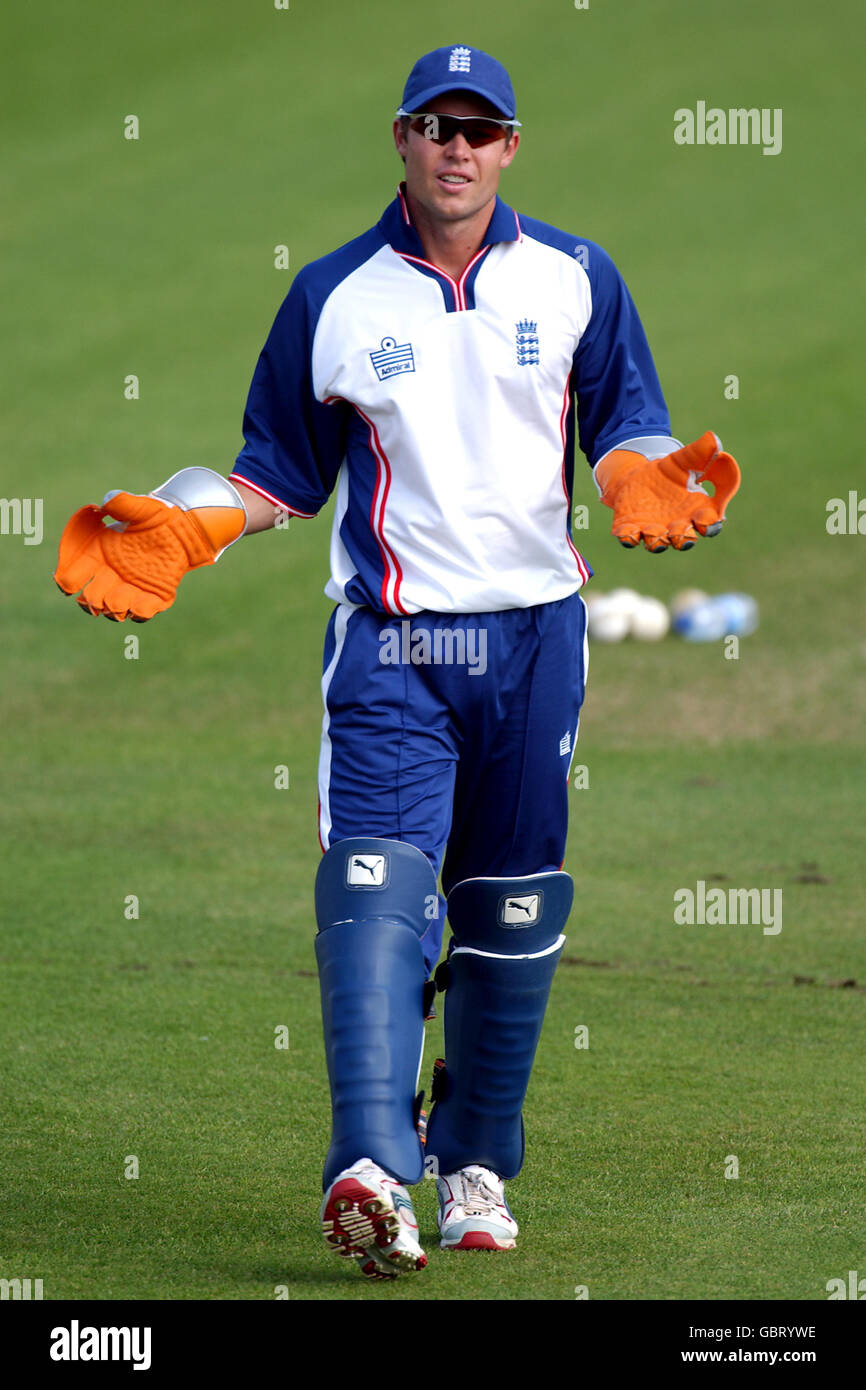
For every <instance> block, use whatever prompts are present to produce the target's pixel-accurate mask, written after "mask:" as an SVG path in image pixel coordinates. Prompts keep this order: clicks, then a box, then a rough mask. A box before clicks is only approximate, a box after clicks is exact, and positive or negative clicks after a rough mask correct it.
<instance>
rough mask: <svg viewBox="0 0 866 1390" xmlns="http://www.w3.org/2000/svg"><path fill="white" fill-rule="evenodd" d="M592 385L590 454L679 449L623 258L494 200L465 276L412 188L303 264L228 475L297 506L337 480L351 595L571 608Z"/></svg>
mask: <svg viewBox="0 0 866 1390" xmlns="http://www.w3.org/2000/svg"><path fill="white" fill-rule="evenodd" d="M575 398H576V400H577V431H578V436H579V443H580V447H581V449H582V450H583V452H584V454H585V455H586V457H587V459H588V460H589V462H590V463H591V464H595V463H596V462H598V460H599V459H600V458H602V457H603V455H604V454H606V453H607V452H609V450H610V449H612V448H615V447H616V446H618V445H621V444H624V443H626V442H627V441H629V440H634V439H637V438H640V439H642V440H643V441H644V442H646V440H647V437H662V439H663V440H665V441H669V436H670V423H669V419H668V412H667V408H666V406H665V402H664V398H663V396H662V392H661V388H660V386H659V382H658V378H657V375H656V371H655V367H654V365H653V361H652V357H651V355H650V351H649V348H648V346H647V342H646V338H645V336H644V332H643V328H642V326H641V323H640V320H639V318H638V315H637V312H636V310H635V307H634V304H633V303H632V300H631V297H630V296H629V293H628V290H627V289H626V287H625V284H624V283H623V280H622V278H621V276H620V275H619V272H618V271H617V269H616V267H615V266H614V264H613V262H612V261H611V259H610V257H609V256H608V255H607V254H606V252H605V251H603V250H602V249H601V247H599V246H596V245H595V244H594V243H592V242H586V241H582V240H581V239H580V238H577V237H574V236H570V235H568V234H567V233H565V232H562V231H559V230H557V229H556V228H554V227H550V226H547V225H546V224H545V223H543V222H537V221H535V220H534V219H532V218H528V217H523V216H521V215H518V214H517V213H515V212H514V211H513V210H512V209H511V208H509V207H508V206H506V204H505V203H503V202H502V200H501V199H499V198H497V200H496V206H495V210H494V212H493V215H492V217H491V220H490V224H489V226H488V228H487V233H486V235H485V238H484V243H483V245H482V246H481V247H480V249H479V250H478V252H477V253H476V255H475V256H474V257H473V259H472V261H471V262H470V264H469V265H468V266H467V267H466V269H465V270H464V272H463V274H462V275H461V276H460V278H459V280H455V279H453V278H452V277H451V276H450V275H447V274H446V273H445V272H444V271H442V270H440V269H438V268H437V267H436V266H434V265H432V264H431V263H430V262H429V261H427V260H426V259H425V257H424V251H423V247H422V245H421V242H420V239H419V237H418V234H417V232H416V230H415V228H414V226H413V225H412V222H411V219H410V217H409V214H408V210H407V205H406V200H405V196H404V191H403V188H402V186H401V189H400V190H399V191H398V195H397V197H396V198H395V200H394V201H393V202H392V203H391V204H390V206H389V207H388V208H387V209H386V210H385V212H384V214H383V216H382V218H381V219H380V221H379V222H378V223H377V225H376V226H375V227H373V228H371V229H370V230H369V231H367V232H365V233H364V234H363V235H362V236H360V237H358V238H356V240H354V241H351V242H349V243H348V244H347V245H346V246H343V247H341V248H340V249H339V250H337V251H334V252H332V253H331V254H330V255H328V256H325V257H323V258H322V259H321V260H317V261H314V262H312V263H311V264H310V265H308V266H306V267H305V268H304V269H303V270H301V271H300V272H299V274H298V275H297V276H296V278H295V281H294V283H293V285H292V288H291V290H290V292H289V294H288V295H287V297H286V299H285V300H284V302H283V304H282V306H281V308H280V310H279V312H278V314H277V317H276V320H275V322H274V324H273V327H272V329H271V332H270V334H269V336H268V339H267V342H266V343H265V346H264V348H263V350H262V353H261V355H260V357H259V360H258V363H257V366H256V369H255V374H254V376H253V381H252V385H251V388H250V393H249V398H248V401H247V407H246V412H245V415H244V438H245V440H246V443H245V446H244V448H243V449H242V450H241V453H240V454H239V456H238V459H237V463H236V466H235V469H234V471H233V473H232V474H231V477H232V478H233V479H234V480H235V481H237V482H242V483H245V484H246V485H247V486H248V487H250V488H252V489H253V490H254V491H255V492H258V493H260V494H261V495H262V496H264V497H266V498H268V499H269V500H270V501H272V502H273V503H275V504H276V505H277V506H279V507H281V508H283V509H284V510H285V511H287V512H289V513H290V514H291V515H294V516H301V517H310V516H314V515H315V514H316V513H317V512H318V511H319V510H320V508H321V507H322V506H323V505H324V504H325V502H326V501H327V500H328V498H329V496H330V495H331V493H332V492H333V491H334V489H336V508H335V515H334V524H333V531H332V536H331V578H330V580H329V582H328V585H327V587H326V590H325V592H326V594H328V596H329V597H331V598H333V599H335V600H336V601H337V602H340V603H348V604H351V605H362V606H366V607H369V608H372V609H374V610H376V611H377V612H379V613H383V614H392V615H404V614H405V615H411V614H416V613H419V612H422V611H426V610H430V611H433V612H436V613H490V612H497V611H502V610H507V609H514V608H528V607H533V606H536V605H539V604H545V603H553V602H557V601H559V600H561V599H564V598H566V597H568V596H569V595H571V594H573V593H575V591H576V590H578V589H579V588H580V587H581V586H582V585H583V584H584V582H585V581H586V580H587V579H588V577H589V575H590V573H591V571H590V569H589V566H588V565H587V563H586V561H585V560H584V559H583V557H582V556H581V555H580V553H579V552H578V550H577V549H576V547H575V545H574V543H573V541H572V537H571V497H572V484H573V473H574V443H575V440H574V435H575V411H574V409H573V406H574V401H575ZM669 447H676V442H675V441H671V442H668V443H666V444H665V445H664V446H663V447H660V448H659V449H658V450H657V451H656V452H659V453H664V452H668V448H669Z"/></svg>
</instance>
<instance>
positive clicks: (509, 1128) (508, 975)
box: [427, 873, 574, 1178]
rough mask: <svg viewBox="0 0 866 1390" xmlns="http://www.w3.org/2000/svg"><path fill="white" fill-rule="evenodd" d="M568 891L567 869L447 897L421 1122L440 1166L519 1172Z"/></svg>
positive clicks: (476, 884) (472, 885) (471, 882)
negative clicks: (439, 1033) (440, 1045)
mask: <svg viewBox="0 0 866 1390" xmlns="http://www.w3.org/2000/svg"><path fill="white" fill-rule="evenodd" d="M573 892H574V885H573V883H572V880H571V878H570V876H569V875H568V874H563V873H551V874H530V875H528V876H527V877H524V878H514V879H496V878H484V879H466V880H465V881H464V882H463V883H458V884H457V886H456V887H455V888H453V889H452V891H451V893H450V895H449V898H448V915H449V919H450V921H451V927H452V930H453V932H454V940H453V942H452V948H451V952H450V954H449V957H448V961H447V963H446V966H445V971H444V975H445V978H446V980H447V989H446V995H445V1068H444V1071H442V1072H440V1073H439V1076H438V1077H437V1082H436V1094H435V1104H434V1106H433V1110H432V1112H431V1115H430V1120H429V1123H428V1127H427V1153H428V1156H430V1157H435V1159H436V1165H437V1169H438V1171H439V1172H440V1173H451V1172H454V1171H456V1170H457V1169H458V1168H465V1167H467V1165H468V1164H470V1163H479V1164H481V1165H482V1166H483V1167H485V1168H490V1169H492V1170H493V1172H495V1173H498V1174H499V1176H500V1177H502V1178H514V1177H516V1176H517V1174H518V1173H519V1172H520V1169H521V1166H522V1164H523V1154H524V1135H523V1119H522V1113H521V1112H522V1109H523V1101H524V1098H525V1096H526V1090H527V1087H528V1085H529V1077H530V1074H531V1071H532V1064H533V1062H534V1060H535V1051H536V1048H537V1046H538V1039H539V1037H540V1034H541V1025H542V1023H543V1021H544V1013H545V1009H546V1008H547V999H548V995H549V993H550V986H551V982H552V980H553V974H554V971H555V969H556V966H557V963H558V961H559V957H560V955H561V954H562V947H563V945H564V943H565V938H564V937H563V936H562V935H561V932H562V928H563V927H564V926H565V923H566V921H567V919H568V914H569V911H570V910H571V901H572V896H573Z"/></svg>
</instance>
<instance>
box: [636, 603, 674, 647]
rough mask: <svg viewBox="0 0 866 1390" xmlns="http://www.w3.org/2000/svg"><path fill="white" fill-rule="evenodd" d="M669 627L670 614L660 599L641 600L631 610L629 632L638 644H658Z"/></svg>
mask: <svg viewBox="0 0 866 1390" xmlns="http://www.w3.org/2000/svg"><path fill="white" fill-rule="evenodd" d="M670 625H671V620H670V614H669V613H668V610H667V608H666V606H665V605H664V604H663V603H662V602H661V600H660V599H657V598H642V599H640V601H639V602H638V603H637V604H636V605H635V607H634V609H633V610H632V614H631V624H630V630H631V635H632V637H634V638H636V639H637V641H638V642H660V641H661V640H662V638H663V637H666V636H667V634H668V632H669V630H670Z"/></svg>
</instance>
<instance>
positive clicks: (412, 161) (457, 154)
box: [394, 92, 520, 222]
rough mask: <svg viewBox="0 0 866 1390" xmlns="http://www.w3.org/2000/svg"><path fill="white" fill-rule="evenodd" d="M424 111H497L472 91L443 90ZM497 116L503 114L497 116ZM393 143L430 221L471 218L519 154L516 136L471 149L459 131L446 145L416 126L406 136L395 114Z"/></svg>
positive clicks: (492, 194) (408, 184)
mask: <svg viewBox="0 0 866 1390" xmlns="http://www.w3.org/2000/svg"><path fill="white" fill-rule="evenodd" d="M424 109H425V111H430V112H442V113H446V114H448V115H450V116H493V117H496V116H500V113H499V112H497V111H496V110H495V108H494V107H493V106H491V105H490V104H489V102H486V101H484V100H483V99H482V98H481V97H475V96H472V94H471V93H470V92H445V93H444V95H442V96H439V97H434V98H433V99H432V100H431V101H429V102H428V103H427V104H426V106H425V108H424ZM500 119H501V116H500ZM394 143H395V144H396V146H397V150H398V152H399V153H400V154H401V155H402V156H404V158H405V161H406V188H407V189H408V191H409V194H410V195H411V196H412V197H413V198H414V199H415V201H416V202H417V203H418V204H420V205H421V207H423V208H424V210H425V212H426V213H427V215H428V216H429V217H430V218H432V219H433V220H434V221H443V222H459V221H461V220H462V219H464V218H468V217H473V216H474V215H475V214H476V213H477V212H480V211H481V209H482V208H483V207H485V205H486V204H488V203H489V202H490V201H491V200H492V199H493V198H495V196H496V191H497V188H498V185H499V171H500V169H505V168H507V167H508V165H509V164H510V163H511V161H512V159H513V158H514V156H515V154H516V153H517V146H518V144H519V143H520V136H519V135H517V134H516V133H515V134H514V135H512V137H511V139H510V140H505V139H502V140H494V141H493V142H492V144H489V145H480V146H479V147H478V149H475V150H473V149H472V147H471V146H470V145H469V144H467V141H466V137H465V136H464V135H463V134H457V135H455V136H454V138H453V139H452V140H450V141H449V142H448V144H447V145H437V144H436V141H435V140H429V139H427V137H426V136H425V135H423V134H421V133H419V132H418V131H415V130H407V131H406V134H405V136H404V134H403V131H402V129H401V125H400V121H399V119H398V120H396V121H395V122H394Z"/></svg>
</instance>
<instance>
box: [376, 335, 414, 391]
mask: <svg viewBox="0 0 866 1390" xmlns="http://www.w3.org/2000/svg"><path fill="white" fill-rule="evenodd" d="M370 361H371V362H372V363H373V366H374V367H375V369H376V375H377V377H378V378H379V380H380V381H387V380H388V377H389V376H396V375H397V373H398V372H414V370H415V356H414V353H413V352H412V344H411V343H399V344H398V343H397V341H396V339H395V338H383V339H382V343H381V346H380V348H379V351H378V352H371V353H370Z"/></svg>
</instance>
